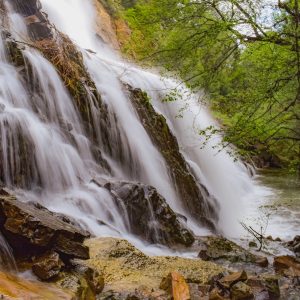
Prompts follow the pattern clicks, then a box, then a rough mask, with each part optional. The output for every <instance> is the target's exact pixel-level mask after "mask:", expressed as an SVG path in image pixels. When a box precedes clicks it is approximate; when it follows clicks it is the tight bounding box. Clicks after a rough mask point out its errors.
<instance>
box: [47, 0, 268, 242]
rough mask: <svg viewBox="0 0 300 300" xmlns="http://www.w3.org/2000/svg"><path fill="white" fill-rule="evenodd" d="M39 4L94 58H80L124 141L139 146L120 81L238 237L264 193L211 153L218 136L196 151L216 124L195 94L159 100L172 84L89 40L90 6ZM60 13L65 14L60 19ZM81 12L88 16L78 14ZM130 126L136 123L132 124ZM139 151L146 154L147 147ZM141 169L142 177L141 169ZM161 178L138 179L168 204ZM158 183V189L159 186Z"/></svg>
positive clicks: (241, 170)
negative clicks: (138, 92)
mask: <svg viewBox="0 0 300 300" xmlns="http://www.w3.org/2000/svg"><path fill="white" fill-rule="evenodd" d="M41 2H42V4H43V8H44V9H45V10H46V11H47V14H48V15H49V18H50V20H51V21H52V22H53V23H55V24H56V26H57V27H58V28H59V29H60V30H61V31H63V32H64V33H66V34H68V35H69V36H70V37H71V39H72V40H73V41H74V42H75V43H76V44H77V45H79V46H80V47H81V48H82V49H91V50H93V51H95V52H96V53H97V55H91V54H86V56H85V58H86V64H87V66H88V69H89V70H90V72H91V74H92V77H93V79H94V80H95V82H96V83H97V86H98V88H99V90H100V91H101V92H102V94H104V95H105V99H106V101H107V102H108V103H109V104H111V105H112V106H113V108H114V111H115V112H116V113H117V115H118V117H119V118H120V119H122V118H124V122H122V125H123V128H124V130H125V132H126V133H128V136H129V139H131V138H136V137H138V138H137V140H139V141H141V136H142V134H137V133H134V132H133V131H132V130H133V129H135V127H133V123H132V122H133V121H132V120H128V118H129V117H128V116H131V117H132V118H134V116H132V112H130V111H129V110H132V108H131V107H130V104H129V103H128V100H127V99H126V98H125V96H124V93H123V91H122V89H121V86H120V81H121V82H122V81H123V82H127V83H130V84H131V85H132V86H134V87H139V88H141V89H142V90H144V91H146V92H147V93H148V95H150V96H151V99H152V101H153V104H154V106H155V108H156V110H157V111H159V112H161V113H163V114H164V115H165V116H166V117H167V119H168V123H169V125H170V127H171V128H172V129H173V132H174V133H175V135H176V137H177V139H178V142H179V144H180V146H181V150H182V153H183V154H184V156H185V158H186V160H187V161H188V162H189V164H190V165H191V167H192V168H193V170H194V172H195V173H196V174H197V176H198V178H199V181H200V182H201V183H202V184H204V185H205V186H206V188H207V189H208V190H209V192H210V193H211V194H212V195H214V196H215V197H216V199H217V200H218V201H219V203H220V205H221V211H220V221H219V227H220V228H222V230H223V231H224V233H225V234H227V235H228V236H236V235H238V234H240V233H241V226H240V224H239V221H240V220H243V219H244V218H245V217H246V216H248V215H250V214H249V210H250V209H251V208H253V210H255V209H256V208H257V206H258V204H261V203H263V200H262V198H263V197H264V196H265V195H266V194H269V193H270V191H268V190H266V189H264V188H262V187H260V186H258V185H257V184H256V183H255V182H254V181H253V179H252V178H251V177H250V175H249V173H248V171H247V169H246V167H245V166H244V165H243V164H242V163H240V162H234V160H233V158H231V157H230V156H229V155H228V154H227V153H226V152H225V151H222V152H220V153H218V151H217V150H214V149H213V146H214V145H216V144H217V143H218V142H219V141H220V137H217V138H216V139H215V140H213V141H210V142H209V143H208V145H207V146H206V147H205V149H201V145H202V143H203V140H201V138H200V137H199V134H198V130H200V129H205V128H206V127H208V126H210V125H216V122H215V121H214V120H213V119H212V118H211V116H210V114H209V112H208V110H207V108H206V107H205V106H204V105H203V104H200V103H199V101H198V95H191V93H190V92H189V91H188V90H187V89H185V88H184V87H183V88H182V86H181V89H182V94H183V99H178V101H175V102H173V103H168V104H166V103H162V101H161V100H162V99H163V98H164V97H165V95H166V94H168V93H169V92H170V91H172V90H173V89H174V88H176V87H177V86H178V82H176V81H174V80H172V79H165V78H161V77H160V76H159V75H157V74H154V73H151V72H147V71H145V70H141V69H139V68H137V67H135V66H132V65H131V64H128V63H125V62H123V61H122V60H121V59H120V58H119V57H118V55H117V54H116V53H114V52H113V51H112V50H110V49H109V48H108V47H106V46H105V45H103V44H101V42H100V41H99V40H97V39H96V35H95V28H94V20H93V17H95V16H94V10H93V5H92V1H85V2H84V3H83V2H82V1H78V0H72V1H61V0H59V1H58V0H56V1H53V0H51V1H50V0H49V1H48V0H42V1H41ZM60 5H63V6H64V7H65V10H61V9H60V8H59V7H60ZM65 11H68V12H69V13H67V14H66V13H65ZM82 11H86V12H88V13H86V14H82ZM75 23H76V24H77V25H76V26H78V27H79V26H80V30H74V28H75ZM70 24H74V26H70ZM79 24H80V25H79ZM186 104H187V105H188V108H187V110H185V111H184V112H183V118H177V117H176V116H177V115H178V113H179V111H180V110H181V109H182V108H183V107H185V106H186ZM134 121H135V122H137V120H134ZM148 142H149V141H147V139H146V141H145V139H144V141H143V142H142V145H138V143H137V142H136V141H134V140H130V144H131V145H135V146H134V147H133V148H134V149H139V147H141V148H140V149H143V148H142V147H143V146H144V145H145V144H146V145H147V144H148ZM145 148H147V149H148V146H147V147H145ZM145 148H144V149H145ZM138 152H140V151H138ZM142 154H144V152H143V153H142ZM144 157H145V156H143V157H142V158H141V161H142V162H148V160H147V159H146V160H145V159H144ZM146 157H148V158H149V157H154V155H153V154H152V155H151V156H149V155H148V154H147V155H146ZM157 157H158V156H157ZM151 164H152V162H151ZM152 165H153V164H152ZM144 167H145V169H146V170H145V171H146V172H147V169H148V167H147V165H144ZM155 170H156V172H155V173H154V174H155V175H156V176H157V173H158V172H157V170H161V168H157V166H155ZM164 172H165V171H164V170H161V171H160V172H159V174H160V175H162V174H163V173H164ZM150 173H152V171H151V172H150ZM156 176H155V177H156ZM162 178H167V177H166V175H165V174H163V176H161V178H159V180H158V183H157V182H155V181H153V180H152V181H151V178H150V181H149V177H147V176H146V178H143V180H145V182H149V183H151V184H152V185H154V186H155V187H157V188H158V190H159V191H160V192H161V193H162V194H163V195H164V196H165V197H166V198H167V199H170V198H171V197H170V192H169V191H170V188H169V187H168V185H166V181H167V180H164V179H162ZM154 179H156V178H154ZM162 180H163V181H162ZM160 182H162V183H163V184H159V183H160ZM165 191H167V193H166V192H165ZM173 199H174V198H173ZM177 201H178V200H177ZM169 203H170V205H171V206H172V207H173V208H174V209H175V210H176V209H177V210H178V209H180V206H179V205H180V204H179V203H174V201H173V202H170V200H169ZM250 203H251V204H250ZM249 204H250V205H249ZM233 208H234V210H233ZM194 230H195V228H194Z"/></svg>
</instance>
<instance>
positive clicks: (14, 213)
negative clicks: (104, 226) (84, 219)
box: [0, 189, 89, 260]
mask: <svg viewBox="0 0 300 300" xmlns="http://www.w3.org/2000/svg"><path fill="white" fill-rule="evenodd" d="M0 230H1V232H2V233H3V235H4V236H5V238H6V240H7V241H8V243H9V244H10V246H11V247H12V248H13V250H14V253H15V255H17V256H18V257H27V258H28V257H30V256H33V255H42V254H44V253H45V252H47V251H50V250H54V251H56V252H57V253H59V254H60V256H61V257H62V258H63V259H64V260H68V259H69V258H76V257H77V258H81V259H88V258H89V250H88V248H87V247H86V246H84V245H83V242H84V240H85V239H86V238H88V237H89V234H88V233H87V232H86V231H84V230H82V229H81V228H80V227H79V226H78V225H75V223H72V222H71V221H70V220H69V219H68V218H67V217H66V216H63V215H61V214H56V213H52V212H50V211H49V210H47V209H46V208H45V207H43V206H41V205H37V204H34V203H24V202H21V201H19V200H17V199H16V198H15V197H14V196H12V195H10V194H9V193H8V192H7V191H5V190H3V189H2V190H0ZM25 249H26V251H24V250H25Z"/></svg>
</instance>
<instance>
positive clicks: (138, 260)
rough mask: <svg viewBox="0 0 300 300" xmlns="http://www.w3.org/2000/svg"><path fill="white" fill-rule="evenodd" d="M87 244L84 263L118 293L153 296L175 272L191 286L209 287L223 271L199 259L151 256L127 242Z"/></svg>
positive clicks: (101, 240)
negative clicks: (164, 280)
mask: <svg viewBox="0 0 300 300" xmlns="http://www.w3.org/2000/svg"><path fill="white" fill-rule="evenodd" d="M85 244H86V245H88V246H89V247H90V256H91V258H90V259H89V260H87V261H85V264H86V265H88V266H90V267H91V268H93V269H96V270H98V271H99V272H101V273H103V276H104V279H105V291H109V290H112V291H114V292H115V293H121V294H126V295H128V294H134V295H137V294H136V291H137V290H138V291H141V290H143V291H144V290H145V295H150V294H151V295H153V293H158V292H159V291H162V290H161V289H159V286H160V284H161V281H162V278H165V277H167V276H168V274H170V273H172V272H174V271H175V270H176V271H177V272H179V273H180V274H181V275H182V276H183V277H184V278H185V280H186V282H187V283H189V284H190V283H195V284H206V283H207V281H208V280H209V278H211V277H212V276H214V275H216V274H219V273H220V272H222V271H223V268H222V267H220V266H218V265H216V264H213V263H211V262H205V261H201V260H199V259H187V258H182V257H168V256H167V257H152V256H148V255H145V254H144V253H142V252H141V251H139V250H138V249H137V248H135V247H134V246H133V245H131V244H130V243H129V242H128V241H126V240H120V239H115V238H95V239H90V240H86V242H85ZM144 287H146V289H145V288H144ZM137 296H139V295H137ZM149 297H150V296H149ZM160 297H162V296H160ZM125 298H126V297H125ZM108 299H109V298H108ZM142 299H144V298H142ZM145 299H148V298H145ZM150 299H151V298H150ZM154 299H156V298H154Z"/></svg>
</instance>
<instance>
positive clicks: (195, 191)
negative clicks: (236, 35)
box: [125, 85, 219, 229]
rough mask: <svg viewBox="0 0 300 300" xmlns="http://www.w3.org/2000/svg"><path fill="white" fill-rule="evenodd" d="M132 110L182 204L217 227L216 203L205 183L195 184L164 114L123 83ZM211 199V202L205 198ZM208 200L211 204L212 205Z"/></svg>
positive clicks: (201, 219) (196, 216)
mask: <svg viewBox="0 0 300 300" xmlns="http://www.w3.org/2000/svg"><path fill="white" fill-rule="evenodd" d="M125 88H126V89H127V90H128V94H129V97H130V99H131V102H132V104H133V106H134V107H135V110H136V112H137V114H138V116H139V118H140V120H141V122H142V123H143V125H144V127H145V129H146V131H147V132H148V134H149V136H150V138H151V140H152V142H153V143H154V144H155V145H156V147H157V148H158V150H159V151H160V153H161V154H162V155H163V157H164V159H165V161H166V164H167V166H168V169H169V172H170V174H171V177H172V178H173V181H174V183H175V185H176V189H177V191H178V193H179V194H180V196H181V199H183V205H184V206H185V207H186V209H187V210H188V211H189V212H190V213H191V214H192V216H193V217H194V218H195V219H197V220H199V221H200V222H202V223H203V224H204V225H206V226H209V227H210V228H212V229H215V228H216V221H217V219H218V213H217V211H218V207H219V206H218V203H217V201H216V200H215V199H214V198H213V196H212V195H209V193H208V191H207V190H206V188H205V187H204V186H201V185H199V184H198V183H197V180H196V178H195V176H194V173H193V171H192V169H191V167H190V166H189V165H188V164H187V163H186V161H185V159H184V157H183V155H182V154H181V152H180V148H179V145H178V142H177V140H176V137H175V136H174V135H173V133H172V131H171V130H170V128H169V125H168V124H167V121H166V119H165V118H164V116H162V115H160V114H159V113H157V112H156V111H155V109H154V108H153V106H152V105H151V103H150V102H149V98H148V96H147V94H146V93H144V92H143V91H141V90H140V89H134V88H133V87H131V86H129V85H126V86H125ZM208 198H210V201H208V200H206V199H208ZM211 203H214V204H213V205H212V204H211Z"/></svg>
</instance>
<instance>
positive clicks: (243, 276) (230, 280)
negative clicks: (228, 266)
mask: <svg viewBox="0 0 300 300" xmlns="http://www.w3.org/2000/svg"><path fill="white" fill-rule="evenodd" d="M247 279H248V276H247V273H246V272H245V271H241V272H236V273H232V274H230V275H227V276H225V277H223V278H222V279H221V280H220V283H221V285H222V286H224V287H226V288H230V287H231V286H232V285H234V284H235V283H237V282H239V281H246V280H247Z"/></svg>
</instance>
